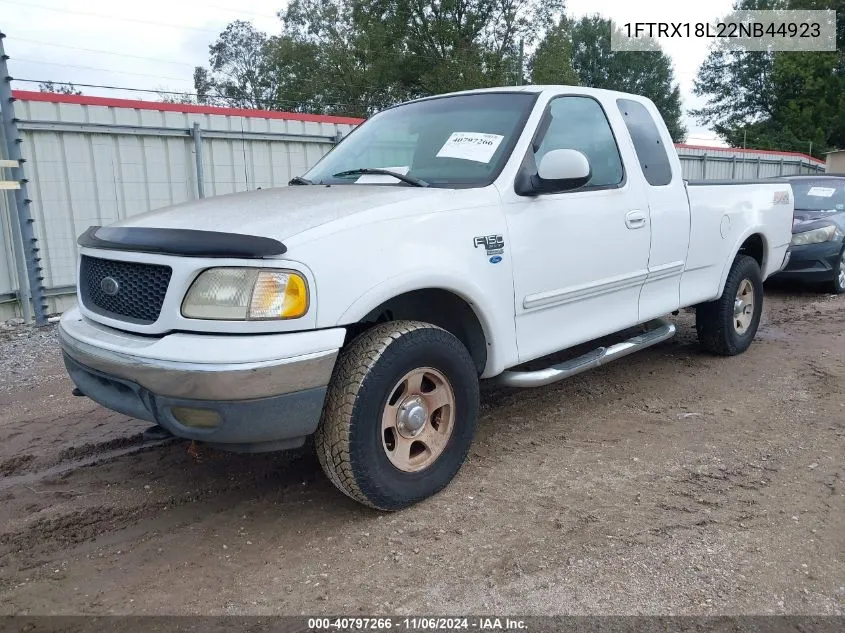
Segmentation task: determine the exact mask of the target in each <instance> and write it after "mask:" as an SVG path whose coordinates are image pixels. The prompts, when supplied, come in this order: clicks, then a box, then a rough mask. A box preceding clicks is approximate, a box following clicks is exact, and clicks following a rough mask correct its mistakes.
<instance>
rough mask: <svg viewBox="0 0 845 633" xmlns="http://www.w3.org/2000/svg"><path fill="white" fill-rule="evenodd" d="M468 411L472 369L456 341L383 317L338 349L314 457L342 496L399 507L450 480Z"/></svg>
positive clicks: (470, 421)
mask: <svg viewBox="0 0 845 633" xmlns="http://www.w3.org/2000/svg"><path fill="white" fill-rule="evenodd" d="M477 415H478V376H477V373H476V369H475V365H474V363H473V361H472V358H471V357H470V355H469V352H468V351H467V349H466V348H465V347H464V346H463V344H461V342H460V341H459V340H458V339H457V338H455V337H454V336H452V335H451V334H450V333H449V332H446V331H445V330H442V329H440V328H437V327H435V326H432V325H429V324H426V323H419V322H414V321H395V322H391V323H385V324H383V325H378V326H376V327H374V328H372V329H370V330H368V331H367V332H365V333H364V334H362V335H361V336H359V337H358V338H357V339H355V340H354V341H353V342H352V343H351V344H350V345H349V346H348V347H347V348H346V349H345V350H344V351H343V352H342V353H341V356H340V358H339V359H338V362H337V366H336V367H335V371H334V374H333V376H332V381H331V383H330V384H329V391H328V395H327V397H326V404H325V406H324V408H323V415H322V418H321V420H320V425H319V426H318V428H317V433H316V444H317V456H318V458H319V460H320V464H321V466H322V467H323V470H324V471H325V472H326V474H327V475H328V477H329V479H331V481H332V483H333V484H334V485H335V486H337V487H338V488H339V489H340V490H341V491H342V492H344V493H345V494H347V495H348V496H350V497H352V498H353V499H355V500H356V501H359V502H361V503H363V504H365V505H368V506H371V507H373V508H377V509H380V510H399V509H402V508H404V507H407V506H409V505H412V504H414V503H417V502H418V501H421V500H423V499H425V498H427V497H430V496H431V495H433V494H436V493H437V492H439V491H440V490H441V489H443V488H444V487H445V486H446V485H447V484H448V483H449V482H450V481H451V480H452V478H453V477H454V476H455V474H456V473H457V471H458V469H460V467H461V464H462V463H463V461H464V459H465V457H466V454H467V451H468V450H469V446H470V443H471V442H472V437H473V434H474V432H475V423H476V418H477Z"/></svg>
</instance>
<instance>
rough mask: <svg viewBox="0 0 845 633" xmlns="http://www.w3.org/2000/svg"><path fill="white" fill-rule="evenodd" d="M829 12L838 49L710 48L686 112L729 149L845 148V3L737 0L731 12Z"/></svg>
mask: <svg viewBox="0 0 845 633" xmlns="http://www.w3.org/2000/svg"><path fill="white" fill-rule="evenodd" d="M761 9H834V10H836V14H837V50H836V51H832V52H785V51H779V52H748V51H743V50H733V49H731V48H728V47H727V46H725V45H722V46H717V47H715V48H714V49H713V50H711V52H710V54H709V55H708V57H707V59H706V60H705V61H704V63H703V64H702V65H701V67H700V68H699V70H698V75H697V77H696V80H695V85H694V92H695V93H696V94H697V95H699V96H702V97H705V99H706V103H705V105H704V106H703V107H701V108H699V109H698V110H694V111H693V112H692V114H693V116H694V117H695V118H696V119H697V120H698V121H699V122H700V123H702V124H705V125H710V126H712V128H713V129H714V131H716V133H717V134H719V135H720V136H721V137H722V138H723V139H725V140H726V141H727V142H728V143H730V144H731V145H733V146H740V145H743V144H745V145H747V146H749V147H758V148H765V149H779V150H792V151H801V152H808V151H810V148H811V147H812V153H813V154H815V155H817V156H821V155H822V154H823V152H825V151H826V150H828V149H831V148H834V147H845V48H843V44H845V0H834V1H833V2H831V0H737V2H736V3H735V4H734V10H761Z"/></svg>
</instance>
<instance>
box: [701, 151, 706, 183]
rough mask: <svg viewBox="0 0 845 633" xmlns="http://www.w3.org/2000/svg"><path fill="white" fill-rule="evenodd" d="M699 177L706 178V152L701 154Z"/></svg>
mask: <svg viewBox="0 0 845 633" xmlns="http://www.w3.org/2000/svg"><path fill="white" fill-rule="evenodd" d="M701 179H702V180H707V152H704V153H703V154H702V155H701Z"/></svg>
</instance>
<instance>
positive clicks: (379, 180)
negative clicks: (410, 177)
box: [355, 165, 411, 185]
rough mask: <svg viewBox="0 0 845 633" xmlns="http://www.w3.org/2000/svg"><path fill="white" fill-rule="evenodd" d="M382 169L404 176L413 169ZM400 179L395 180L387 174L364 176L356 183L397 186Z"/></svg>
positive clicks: (407, 167)
mask: <svg viewBox="0 0 845 633" xmlns="http://www.w3.org/2000/svg"><path fill="white" fill-rule="evenodd" d="M380 169H386V170H388V171H393V172H396V173H397V174H402V175H403V176H404V175H405V174H407V173H408V171H409V170H410V169H411V168H410V167H409V166H408V165H405V166H402V167H381V168H380ZM398 180H399V179H398V178H394V177H393V176H388V175H387V174H364V175H362V176H361V177H360V178H358V180H356V181H355V184H356V185H391V184H396V182H397V181H398Z"/></svg>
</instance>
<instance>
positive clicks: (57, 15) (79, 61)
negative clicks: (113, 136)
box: [0, 0, 732, 143]
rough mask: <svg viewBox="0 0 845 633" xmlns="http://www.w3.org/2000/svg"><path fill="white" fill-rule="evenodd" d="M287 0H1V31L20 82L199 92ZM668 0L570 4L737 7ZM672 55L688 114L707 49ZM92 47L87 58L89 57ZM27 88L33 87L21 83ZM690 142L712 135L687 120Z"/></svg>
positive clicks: (704, 11)
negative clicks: (249, 29)
mask: <svg viewBox="0 0 845 633" xmlns="http://www.w3.org/2000/svg"><path fill="white" fill-rule="evenodd" d="M286 3H287V0H211V2H210V3H207V2H203V1H202V0H143V1H141V2H120V1H119V0H118V1H117V2H116V1H115V0H65V1H64V2H62V1H61V0H0V30H2V31H3V32H4V33H6V35H7V39H6V41H5V45H6V53H7V54H8V55H10V56H11V57H12V60H11V61H10V62H9V65H10V69H11V74H12V75H13V76H15V77H18V78H22V79H37V80H53V81H72V82H75V83H77V84H86V83H88V84H102V85H111V86H123V87H130V88H144V89H149V88H155V89H162V90H174V91H188V92H191V91H193V84H192V78H191V73H192V70H193V67H194V66H196V65H202V64H206V63H207V62H208V45H209V44H210V43H211V42H212V41H213V40H214V39H215V37H216V36H217V35H218V34H219V33H220V31H221V30H222V29H223V27H225V25H226V24H228V23H229V22H231V21H232V20H237V19H242V20H249V21H252V22H253V23H254V24H255V25H256V27H258V28H259V29H261V30H263V31H265V32H268V33H278V32H279V31H280V30H281V29H280V23H279V20H278V18H277V17H276V12H277V11H278V10H279V9H281V8H283V7H284V5H285V4H286ZM667 4H668V3H667V2H666V0H639V1H635V0H567V12H568V13H569V14H570V15H573V16H575V17H580V16H582V15H586V14H591V13H601V14H602V15H604V16H606V17H609V18H612V19H614V20H616V21H617V22H619V23H620V24H624V23H625V22H629V21H630V22H634V21H640V22H643V21H657V20H663V21H666V20H671V21H682V22H700V21H703V22H707V21H711V20H713V19H715V18H717V17H720V16H724V15H726V14H727V13H728V12H729V11H730V8H731V4H732V0H710V1H709V2H706V3H704V2H702V3H699V4H700V6H694V4H693V3H690V2H688V1H681V2H675V3H674V6H673V7H672V8H670V9H667ZM661 43H662V44H663V46H664V50H665V51H666V52H667V53H668V54H669V55H670V56H671V57H672V60H673V62H674V65H675V75H676V77H677V79H678V81H679V82H680V85H681V92H682V94H683V97H684V107H685V108H687V109H688V108H691V107H696V106H698V105H700V103H699V101H698V100H697V99H696V98H695V97H694V95H693V94H692V81H693V78H694V77H695V73H696V70H697V68H698V66H699V64H700V63H701V62H702V61H703V60H704V58H705V56H706V55H707V46H708V44H707V42H704V41H689V40H683V41H681V40H677V41H668V42H661ZM85 49H87V50H85ZM15 87H16V88H19V89H31V90H34V89H37V87H36V86H35V84H25V83H16V84H15ZM82 90H83V92H85V93H86V94H96V95H102V96H117V97H131V98H136V99H155V97H156V95H155V94H150V93H146V94H145V93H129V92H125V91H123V92H121V91H114V90H103V89H96V88H82ZM686 124H687V127H688V129H689V132H690V137H689V139H688V142H691V143H696V142H701V141H703V140H705V139H707V138H712V137H713V134H712V133H710V132H709V131H707V130H706V129H704V128H702V127H700V126H698V125H696V123H695V122H694V121H693V120H692V119H690V118H689V117H686Z"/></svg>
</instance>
